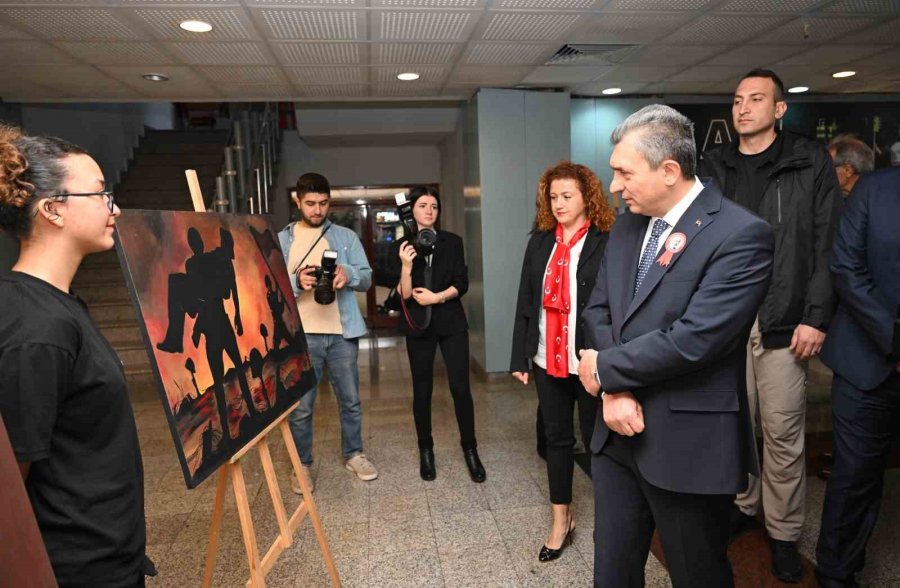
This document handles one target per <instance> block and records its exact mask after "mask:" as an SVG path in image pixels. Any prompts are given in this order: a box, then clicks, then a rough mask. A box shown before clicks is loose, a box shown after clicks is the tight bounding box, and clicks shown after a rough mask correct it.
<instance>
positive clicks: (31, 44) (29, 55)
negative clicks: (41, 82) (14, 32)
mask: <svg viewBox="0 0 900 588" xmlns="http://www.w3.org/2000/svg"><path fill="white" fill-rule="evenodd" d="M0 55H2V56H3V60H4V61H5V62H6V63H9V64H13V63H14V64H16V66H21V65H60V64H66V63H74V62H75V59H74V58H73V57H72V56H71V55H68V54H66V53H65V52H63V51H60V50H59V49H57V48H56V47H54V46H53V45H51V44H49V43H42V42H40V41H4V42H0Z"/></svg>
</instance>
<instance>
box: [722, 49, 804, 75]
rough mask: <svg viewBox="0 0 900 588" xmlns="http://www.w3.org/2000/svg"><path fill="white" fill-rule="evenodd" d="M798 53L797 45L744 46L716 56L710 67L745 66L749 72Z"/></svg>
mask: <svg viewBox="0 0 900 588" xmlns="http://www.w3.org/2000/svg"><path fill="white" fill-rule="evenodd" d="M795 53H797V47H796V46H795V45H752V46H748V45H742V46H740V47H738V48H737V49H733V50H731V51H725V52H724V53H720V54H719V55H715V56H713V57H711V58H710V59H709V61H707V62H706V63H707V64H709V65H745V66H746V67H747V70H748V71H749V70H750V69H752V68H753V67H755V66H761V65H768V64H770V63H775V62H776V61H779V60H781V59H784V58H785V57H787V56H789V55H793V54H795Z"/></svg>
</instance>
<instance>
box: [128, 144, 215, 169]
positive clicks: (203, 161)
mask: <svg viewBox="0 0 900 588" xmlns="http://www.w3.org/2000/svg"><path fill="white" fill-rule="evenodd" d="M223 149H224V148H223ZM224 159H225V154H224V152H222V151H220V152H215V153H206V152H199V153H194V154H191V155H186V154H181V153H141V154H139V155H138V156H137V157H135V159H134V161H133V162H132V163H131V167H133V168H135V169H139V168H142V167H144V166H164V165H180V166H187V167H191V166H199V165H216V166H218V165H221V164H222V163H223V162H224Z"/></svg>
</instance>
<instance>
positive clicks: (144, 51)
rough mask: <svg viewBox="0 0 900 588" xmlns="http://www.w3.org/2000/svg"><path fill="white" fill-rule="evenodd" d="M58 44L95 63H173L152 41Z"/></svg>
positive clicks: (82, 58)
mask: <svg viewBox="0 0 900 588" xmlns="http://www.w3.org/2000/svg"><path fill="white" fill-rule="evenodd" d="M57 46H58V47H59V48H61V49H64V50H65V51H68V52H69V53H71V54H72V55H74V56H75V57H77V58H79V59H81V60H83V61H87V62H88V63H91V64H93V65H128V64H133V65H136V64H143V63H148V64H149V63H173V60H172V58H171V57H169V56H168V55H166V54H165V53H163V52H162V51H160V50H159V49H158V48H157V46H155V45H153V44H152V43H127V42H117V41H83V42H67V43H57Z"/></svg>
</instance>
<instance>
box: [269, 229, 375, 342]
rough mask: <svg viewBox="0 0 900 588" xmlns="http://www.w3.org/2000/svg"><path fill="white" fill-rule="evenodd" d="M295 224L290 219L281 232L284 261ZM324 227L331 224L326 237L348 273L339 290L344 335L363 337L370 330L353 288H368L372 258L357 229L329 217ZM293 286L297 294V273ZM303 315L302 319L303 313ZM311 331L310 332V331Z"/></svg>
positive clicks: (286, 257)
mask: <svg viewBox="0 0 900 588" xmlns="http://www.w3.org/2000/svg"><path fill="white" fill-rule="evenodd" d="M295 224H296V223H290V224H289V225H288V226H286V227H285V228H283V229H282V230H281V232H279V233H278V242H279V243H280V244H281V252H282V253H283V254H284V263H285V264H287V262H288V255H289V254H290V252H291V245H293V243H294V225H295ZM325 227H329V229H328V232H327V233H325V239H327V240H328V245H329V246H330V247H331V248H332V249H334V250H335V251H337V254H338V257H337V262H338V264H340V265H341V267H343V268H344V272H346V273H347V286H346V287H344V288H342V289H340V290H338V291H337V292H336V294H337V304H338V311H339V312H340V314H341V330H342V331H343V337H344V339H355V338H356V337H362V336H363V335H365V334H366V332H367V330H366V322H365V320H364V319H363V315H362V312H360V310H359V304H357V302H356V295H355V294H354V293H353V290H356V291H358V292H365V291H366V290H368V289H369V286H371V285H372V268H371V267H370V266H369V260H368V259H366V253H365V251H363V247H362V243H360V241H359V237H358V236H357V235H356V233H354V232H353V231H351V230H350V229H348V228H346V227H342V226H340V225H335V224H334V223H332V222H331V221H330V220H326V221H325V223H323V224H322V228H323V229H324V228H325ZM290 271H291V268H288V272H290ZM291 287H292V288H293V289H294V297H295V298H296V297H297V296H299V295H300V285H299V284H298V283H297V276H296V274H294V275H292V276H291ZM300 319H301V321H302V320H303V317H300ZM309 334H310V333H307V335H309ZM312 334H315V333H312Z"/></svg>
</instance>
